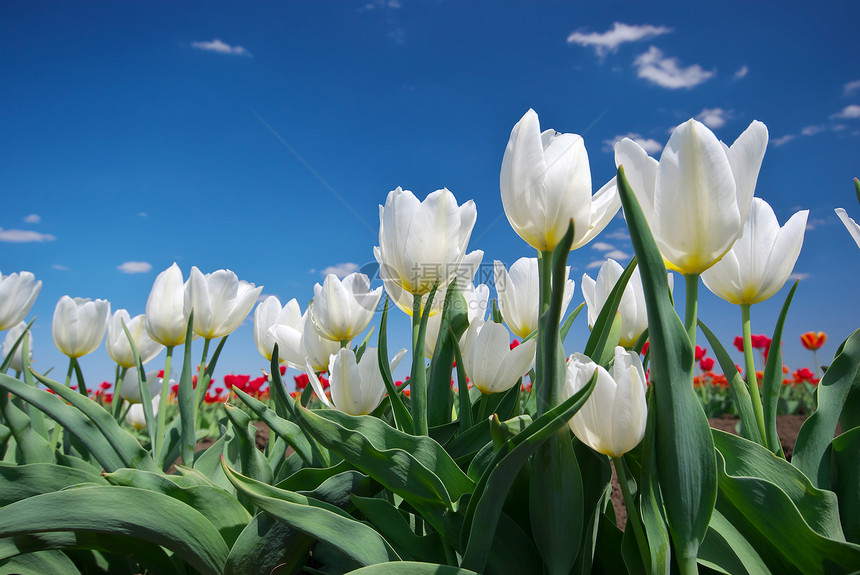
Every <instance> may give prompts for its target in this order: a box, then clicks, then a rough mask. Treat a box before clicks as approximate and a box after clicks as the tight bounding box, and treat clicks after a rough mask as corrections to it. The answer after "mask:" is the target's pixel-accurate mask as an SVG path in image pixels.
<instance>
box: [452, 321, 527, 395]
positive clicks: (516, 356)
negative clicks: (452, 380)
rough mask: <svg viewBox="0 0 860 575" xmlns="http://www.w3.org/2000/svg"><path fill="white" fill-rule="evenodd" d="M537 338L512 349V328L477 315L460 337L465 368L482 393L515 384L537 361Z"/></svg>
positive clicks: (467, 374)
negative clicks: (485, 320) (487, 320)
mask: <svg viewBox="0 0 860 575" xmlns="http://www.w3.org/2000/svg"><path fill="white" fill-rule="evenodd" d="M536 346H537V344H536V342H535V340H534V338H532V339H530V340H528V341H524V342H523V343H521V344H520V345H518V346H516V347H514V348H513V349H511V336H510V333H508V328H506V327H505V326H504V325H502V324H500V323H495V322H492V321H490V322H484V321H483V320H482V319H476V320H475V321H473V322H472V323H471V324H469V329H467V330H466V333H464V334H463V337H462V338H460V351H461V353H462V356H463V369H464V370H465V371H466V376H467V377H468V378H469V381H471V382H472V384H473V385H474V386H475V387H477V388H478V389H479V390H480V391H481V393H483V394H489V393H500V392H502V391H507V390H509V389H510V388H512V387H513V386H514V385H515V384H516V383H517V381H518V380H519V379H520V377H522V376H523V375H525V374H526V373H527V372H528V370H529V369H531V368H532V366H533V365H534V362H535V349H536Z"/></svg>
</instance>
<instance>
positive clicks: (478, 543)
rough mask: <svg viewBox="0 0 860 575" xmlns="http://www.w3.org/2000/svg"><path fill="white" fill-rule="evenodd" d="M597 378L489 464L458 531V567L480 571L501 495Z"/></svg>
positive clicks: (547, 414) (494, 529) (564, 421)
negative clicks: (459, 546) (463, 551)
mask: <svg viewBox="0 0 860 575" xmlns="http://www.w3.org/2000/svg"><path fill="white" fill-rule="evenodd" d="M596 383H597V374H596V372H595V375H594V376H593V377H592V378H591V381H589V383H588V385H586V386H585V387H584V388H582V389H581V390H580V391H579V392H578V393H576V394H574V395H573V396H571V397H570V398H568V399H567V400H566V401H564V402H562V403H560V404H559V405H557V406H556V407H554V408H553V409H550V410H549V411H547V412H546V413H545V414H543V415H542V416H540V417H539V418H538V419H536V420H535V421H534V422H533V423H532V424H531V425H529V426H528V427H527V428H526V429H524V430H523V431H522V432H521V433H519V434H518V435H517V436H516V437H514V438H513V439H511V440H510V441H509V442H508V443H506V444H505V445H504V446H503V448H502V449H500V450H499V451H498V452H497V453H496V454H495V456H494V457H493V460H492V461H491V462H490V464H489V466H488V467H487V469H486V471H485V472H484V473H483V475H482V476H481V479H480V481H479V482H478V484H477V485H476V486H475V491H474V493H473V494H472V497H471V498H470V499H469V505H468V508H467V509H466V517H465V519H464V520H463V529H462V531H461V535H460V538H461V547H464V548H465V549H466V551H465V553H464V554H463V561H462V565H464V566H466V567H468V568H470V569H476V570H478V571H482V570H483V569H484V566H485V565H486V564H487V561H488V559H489V555H490V550H491V546H492V542H493V537H494V534H495V532H496V525H497V524H498V521H499V517H500V516H501V514H502V506H503V504H504V501H505V495H506V494H507V493H508V491H509V490H510V487H511V484H512V483H513V482H514V479H516V476H517V474H518V473H519V470H520V468H521V467H522V466H523V464H525V462H526V460H527V459H528V458H529V456H530V455H531V454H532V453H534V452H535V451H536V450H537V449H538V448H539V447H540V446H541V445H542V444H543V443H544V442H545V441H546V440H547V439H549V438H550V437H551V436H553V435H554V434H555V433H556V432H557V431H558V430H559V429H561V428H562V426H564V425H565V424H566V423H567V421H568V420H569V419H570V418H571V417H573V415H574V414H575V413H576V412H577V411H578V410H579V408H581V407H582V405H583V404H584V403H585V401H586V400H587V399H588V397H589V396H590V395H591V392H592V391H593V390H594V386H595V384H596Z"/></svg>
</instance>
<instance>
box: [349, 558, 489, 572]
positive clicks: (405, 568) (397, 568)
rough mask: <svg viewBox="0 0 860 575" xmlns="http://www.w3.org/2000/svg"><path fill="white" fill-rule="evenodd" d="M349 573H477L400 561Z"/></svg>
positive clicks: (448, 566)
mask: <svg viewBox="0 0 860 575" xmlns="http://www.w3.org/2000/svg"><path fill="white" fill-rule="evenodd" d="M349 575H477V573H475V572H474V571H469V570H468V569H460V568H459V567H451V566H450V565H437V564H434V563H416V562H413V561H400V562H398V563H388V564H384V565H372V566H370V567H363V568H361V569H356V570H355V571H350V572H349Z"/></svg>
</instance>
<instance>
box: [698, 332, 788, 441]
mask: <svg viewBox="0 0 860 575" xmlns="http://www.w3.org/2000/svg"><path fill="white" fill-rule="evenodd" d="M699 329H701V330H702V333H704V334H705V337H706V338H707V339H708V343H710V344H711V348H712V349H713V350H714V355H716V356H717V361H718V362H720V369H722V370H723V375H724V376H726V381H727V382H728V384H729V392H730V393H731V394H732V402H733V403H734V405H735V409H737V410H738V415H739V417H740V420H741V433H742V434H743V436H744V437H746V438H747V439H749V440H750V441H755V442H756V443H758V444H759V445H763V444H764V438H763V437H762V436H761V433H760V432H759V430H758V425H757V424H756V420H755V412H754V411H753V406H752V398H751V397H750V392H749V388H748V387H747V384H746V383H744V380H743V378H742V377H741V374H740V372H739V371H738V368H737V366H736V365H735V362H734V360H733V359H732V358H731V356H730V355H729V353H728V352H727V351H726V348H724V347H723V344H721V343H720V340H719V339H717V336H715V335H714V332H712V331H711V330H710V329H708V327H707V326H706V325H705V324H704V323H702V320H699ZM781 370H782V368H780V371H781Z"/></svg>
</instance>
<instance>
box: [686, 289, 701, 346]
mask: <svg viewBox="0 0 860 575" xmlns="http://www.w3.org/2000/svg"><path fill="white" fill-rule="evenodd" d="M684 279H685V280H686V282H687V295H686V297H687V302H686V306H687V307H686V310H685V313H684V327H685V328H686V329H687V337H689V338H690V346H691V347H692V348H693V349H694V350H695V349H696V327H697V324H696V322H697V321H698V313H699V311H698V308H699V274H690V275H685V276H684Z"/></svg>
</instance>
